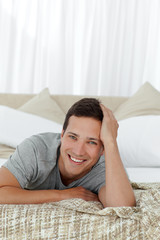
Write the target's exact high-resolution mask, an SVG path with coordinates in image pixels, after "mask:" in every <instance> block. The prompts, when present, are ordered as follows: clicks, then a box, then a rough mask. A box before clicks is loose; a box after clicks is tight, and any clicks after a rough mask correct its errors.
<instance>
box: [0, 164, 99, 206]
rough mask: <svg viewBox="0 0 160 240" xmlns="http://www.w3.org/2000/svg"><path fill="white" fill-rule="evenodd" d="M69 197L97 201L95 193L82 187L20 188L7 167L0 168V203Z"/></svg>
mask: <svg viewBox="0 0 160 240" xmlns="http://www.w3.org/2000/svg"><path fill="white" fill-rule="evenodd" d="M70 198H81V199H84V200H86V201H98V197H97V195H96V194H94V193H92V192H90V191H88V190H86V189H85V188H83V187H76V188H71V189H66V190H25V189H22V188H21V186H20V184H19V182H18V181H17V179H16V178H15V177H14V175H13V174H12V173H11V172H10V171H9V170H8V169H7V168H5V167H1V168H0V204H38V203H46V202H57V201H61V200H64V199H70Z"/></svg>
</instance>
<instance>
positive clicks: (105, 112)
mask: <svg viewBox="0 0 160 240" xmlns="http://www.w3.org/2000/svg"><path fill="white" fill-rule="evenodd" d="M117 130H118V123H117V121H116V119H115V117H114V115H113V113H112V111H111V110H109V109H107V108H106V107H105V106H104V105H102V104H100V102H99V101H98V100H96V99H94V98H84V99H81V100H80V101H78V102H76V103H75V104H74V105H73V106H72V107H71V108H70V109H69V111H68V113H67V115H66V118H65V121H64V125H63V130H62V133H61V135H60V134H54V133H43V134H38V135H35V136H32V137H30V138H28V139H26V140H24V141H23V142H22V143H21V144H20V145H19V146H18V147H17V149H16V151H15V153H14V154H13V155H12V156H10V158H9V160H8V161H7V163H6V164H4V166H3V167H2V168H1V169H0V203H8V204H11V203H14V204H34V203H44V202H54V201H60V200H64V199H70V198H81V199H84V200H86V201H100V202H101V203H102V204H103V206H104V207H111V206H113V207H116V206H135V197H134V193H133V190H132V187H131V185H130V182H129V180H128V177H127V175H126V172H125V169H124V167H123V164H122V161H121V158H120V155H119V151H118V147H117V142H116V138H117Z"/></svg>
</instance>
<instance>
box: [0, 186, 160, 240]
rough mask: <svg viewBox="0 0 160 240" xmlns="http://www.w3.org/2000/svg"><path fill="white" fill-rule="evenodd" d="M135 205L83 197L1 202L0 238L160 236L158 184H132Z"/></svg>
mask: <svg viewBox="0 0 160 240" xmlns="http://www.w3.org/2000/svg"><path fill="white" fill-rule="evenodd" d="M132 186H133V188H134V192H135V196H136V200H137V206H136V207H109V208H104V209H103V207H102V205H101V203H99V202H86V201H84V200H82V199H70V200H63V201H60V202H55V203H47V204H46V203H45V204H35V205H34V204H30V205H6V204H5V205H0V239H7V240H8V239H14V240H15V239H20V240H22V239H27V240H28V239H34V240H36V239H56V240H57V239H63V240H67V239H77V240H86V239H89V240H92V239H113V240H121V239H122V240H127V239H128V240H131V239H137V240H141V239H142V240H143V239H144V240H147V239H151V240H157V239H160V183H152V184H151V183H150V184H147V183H145V184H142V183H141V184H139V183H132Z"/></svg>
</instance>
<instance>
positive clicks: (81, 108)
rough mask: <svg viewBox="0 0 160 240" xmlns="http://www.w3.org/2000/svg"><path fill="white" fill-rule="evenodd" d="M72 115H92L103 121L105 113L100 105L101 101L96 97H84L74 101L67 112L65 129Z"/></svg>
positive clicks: (91, 116)
mask: <svg viewBox="0 0 160 240" xmlns="http://www.w3.org/2000/svg"><path fill="white" fill-rule="evenodd" d="M71 116H76V117H90V118H93V119H96V120H98V121H101V122H102V119H103V113H102V109H101V107H100V101H99V100H98V99H96V98H82V99H81V100H79V101H77V102H76V103H74V104H73V105H72V106H71V108H70V109H69V110H68V112H67V114H66V117H65V121H64V124H63V130H64V131H65V130H66V128H67V126H68V123H69V119H70V117H71Z"/></svg>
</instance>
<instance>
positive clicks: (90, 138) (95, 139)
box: [68, 132, 101, 142]
mask: <svg viewBox="0 0 160 240" xmlns="http://www.w3.org/2000/svg"><path fill="white" fill-rule="evenodd" d="M68 134H72V135H74V136H76V137H79V135H78V134H76V133H74V132H68ZM87 139H88V140H90V141H97V142H99V141H101V140H100V139H98V138H94V137H87Z"/></svg>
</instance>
